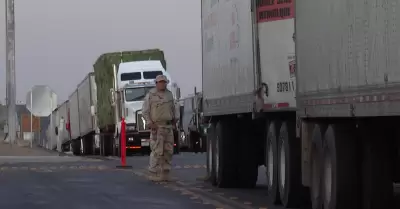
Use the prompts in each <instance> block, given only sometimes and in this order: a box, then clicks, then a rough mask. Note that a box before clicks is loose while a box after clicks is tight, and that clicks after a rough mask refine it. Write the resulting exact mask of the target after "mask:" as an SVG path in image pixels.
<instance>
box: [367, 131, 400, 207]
mask: <svg viewBox="0 0 400 209" xmlns="http://www.w3.org/2000/svg"><path fill="white" fill-rule="evenodd" d="M360 131H361V132H362V133H363V137H362V142H363V147H362V154H363V155H362V156H363V161H362V162H363V163H362V185H363V190H362V191H363V197H362V201H363V207H362V208H369V209H380V208H393V201H394V199H393V189H394V188H393V170H392V166H393V163H394V161H393V158H391V154H392V152H391V151H392V148H391V147H390V146H391V144H390V142H391V140H392V139H391V138H386V137H388V136H387V135H386V134H387V133H388V132H385V133H382V132H383V131H382V130H379V129H377V128H376V127H369V128H366V127H364V128H363V129H361V130H360ZM389 137H390V136H389Z"/></svg>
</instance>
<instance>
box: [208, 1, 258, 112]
mask: <svg viewBox="0 0 400 209" xmlns="http://www.w3.org/2000/svg"><path fill="white" fill-rule="evenodd" d="M202 44H203V46H202V51H203V72H202V74H203V85H202V86H203V96H204V114H205V115H221V114H229V113H240V112H250V111H251V110H252V100H253V97H252V92H253V90H254V87H255V75H254V65H253V33H252V17H251V2H250V1H243V0H231V1H219V2H217V1H213V0H204V1H202Z"/></svg>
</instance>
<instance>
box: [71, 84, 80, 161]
mask: <svg viewBox="0 0 400 209" xmlns="http://www.w3.org/2000/svg"><path fill="white" fill-rule="evenodd" d="M69 110H70V113H69V116H70V119H69V123H70V132H71V143H70V144H71V150H72V152H73V153H74V155H80V154H81V139H80V127H79V122H80V121H79V98H78V89H75V90H74V92H73V93H72V94H71V96H69Z"/></svg>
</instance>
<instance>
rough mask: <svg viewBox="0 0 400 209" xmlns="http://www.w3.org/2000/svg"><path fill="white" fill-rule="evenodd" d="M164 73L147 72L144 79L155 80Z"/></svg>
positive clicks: (144, 73)
mask: <svg viewBox="0 0 400 209" xmlns="http://www.w3.org/2000/svg"><path fill="white" fill-rule="evenodd" d="M162 74H163V73H162V71H145V72H143V78H144V79H155V78H156V77H157V76H158V75H162Z"/></svg>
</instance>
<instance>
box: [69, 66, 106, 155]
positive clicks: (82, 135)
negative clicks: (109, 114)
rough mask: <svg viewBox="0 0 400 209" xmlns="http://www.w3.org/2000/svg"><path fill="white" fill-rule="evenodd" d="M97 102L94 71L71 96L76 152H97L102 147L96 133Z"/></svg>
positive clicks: (72, 131)
mask: <svg viewBox="0 0 400 209" xmlns="http://www.w3.org/2000/svg"><path fill="white" fill-rule="evenodd" d="M96 102H97V90H96V82H95V80H94V73H93V72H90V73H88V74H87V75H86V77H85V78H84V79H83V80H82V82H81V83H79V84H78V86H77V88H76V89H75V91H74V93H72V95H71V96H70V98H69V106H70V126H71V139H72V141H73V144H72V149H73V152H74V154H95V152H96V149H97V150H98V149H99V148H100V144H99V139H98V138H99V136H98V135H96V134H95V133H96V131H98V129H97V121H96V116H95V114H94V113H95V106H96Z"/></svg>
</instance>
